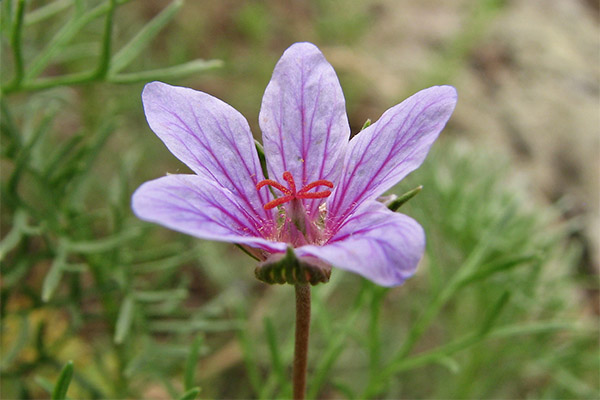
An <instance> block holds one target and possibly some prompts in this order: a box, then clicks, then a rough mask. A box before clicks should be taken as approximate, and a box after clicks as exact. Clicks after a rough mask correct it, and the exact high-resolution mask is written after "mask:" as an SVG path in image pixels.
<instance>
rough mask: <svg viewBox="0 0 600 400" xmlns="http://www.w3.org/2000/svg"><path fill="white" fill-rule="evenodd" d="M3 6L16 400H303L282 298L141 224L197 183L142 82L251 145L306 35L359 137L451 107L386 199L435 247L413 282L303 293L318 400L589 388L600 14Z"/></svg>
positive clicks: (7, 338)
mask: <svg viewBox="0 0 600 400" xmlns="http://www.w3.org/2000/svg"><path fill="white" fill-rule="evenodd" d="M111 5H112V7H113V8H112V11H111ZM0 11H1V12H2V15H1V18H0V23H1V27H0V30H1V32H2V59H1V67H2V70H1V73H2V75H1V88H2V98H1V107H2V108H1V111H2V114H1V120H0V122H1V125H0V126H1V134H2V136H1V143H0V144H1V152H0V153H1V157H2V159H1V160H0V168H1V170H0V174H1V177H2V186H1V190H2V191H1V192H0V195H1V196H2V197H1V213H0V218H1V219H0V228H1V232H2V233H1V237H2V240H1V241H0V261H1V263H2V275H1V297H0V300H1V308H0V311H1V324H2V325H1V333H2V337H1V342H0V344H1V354H2V358H1V361H0V372H1V379H2V385H1V392H0V397H2V398H3V399H13V398H14V399H17V398H23V399H24V398H35V399H37V398H51V397H53V398H61V393H59V392H60V390H57V387H58V388H60V387H62V388H63V389H66V386H65V382H68V383H69V385H68V392H67V393H68V396H69V397H70V398H97V399H100V398H102V399H104V398H115V399H116V398H119V399H121V398H135V399H138V398H139V399H142V398H143V399H163V398H181V397H182V396H185V395H186V393H187V396H188V398H193V396H196V395H197V397H199V398H264V399H269V398H289V397H290V396H291V388H290V383H289V372H290V365H291V358H292V351H293V342H292V340H293V324H292V321H293V293H292V292H293V290H292V288H291V287H284V286H266V285H265V284H263V283H261V282H258V281H257V280H256V279H255V278H254V276H253V275H254V274H253V269H254V261H253V260H252V259H250V258H248V257H247V256H245V255H244V254H243V253H242V252H240V251H239V250H238V249H236V248H235V247H234V246H232V245H228V244H221V243H210V242H204V241H199V240H196V239H194V238H190V237H186V236H184V235H180V234H177V233H175V232H171V231H168V230H167V229H165V228H161V227H157V226H152V225H150V224H147V223H143V222H141V221H138V220H137V219H135V217H134V216H133V215H132V213H131V211H130V208H129V201H130V196H131V193H132V192H133V191H134V190H135V188H136V187H137V186H139V185H140V184H141V183H142V182H144V181H146V180H150V179H154V178H156V177H159V176H162V175H164V174H165V173H185V172H188V171H189V170H188V169H187V167H186V166H185V165H183V164H182V163H181V162H179V161H178V160H177V159H176V158H175V157H173V156H172V155H171V154H170V153H169V152H168V151H167V149H166V148H165V147H164V146H163V145H162V143H161V142H160V140H159V139H158V138H157V137H156V136H155V135H154V134H153V133H152V132H151V131H150V129H149V128H148V126H147V124H146V122H145V119H144V115H143V111H142V107H141V100H140V93H141V90H142V88H143V85H144V83H145V82H148V81H150V80H154V79H159V80H163V81H165V82H168V83H171V84H177V85H182V86H188V87H192V88H195V89H197V90H202V91H205V92H207V93H210V94H212V95H214V96H216V97H219V98H220V99H222V100H224V101H226V102H227V103H229V104H231V105H232V106H233V107H235V108H236V109H238V110H239V111H240V112H241V113H242V114H243V115H244V116H246V118H247V119H248V121H249V123H250V126H251V128H252V129H253V132H254V134H255V137H256V138H257V139H260V130H259V128H258V123H257V120H258V113H259V109H260V101H261V98H262V94H263V91H264V88H265V87H266V85H267V83H268V81H269V79H270V75H271V73H272V70H273V67H274V65H275V63H276V62H277V60H278V58H279V57H280V56H281V54H282V52H283V51H284V50H285V49H286V48H287V47H288V46H289V45H291V44H292V43H294V42H297V41H310V42H313V43H315V44H316V45H317V46H319V47H320V48H321V50H322V51H323V53H324V54H325V56H326V57H327V59H328V60H329V61H330V63H331V64H332V65H333V66H334V68H335V69H336V71H337V73H338V76H339V78H340V81H341V85H342V88H343V90H344V93H345V96H346V102H347V109H348V115H349V120H350V124H351V128H352V133H353V134H354V133H357V132H358V131H359V130H360V128H361V127H362V126H363V124H364V122H365V120H367V119H372V120H376V119H377V118H378V117H379V116H380V115H381V114H382V113H383V112H384V111H385V110H386V109H387V108H389V107H391V106H393V105H395V104H397V103H398V102H400V101H401V100H402V99H404V98H406V97H407V96H409V95H410V94H412V93H414V92H416V91H418V90H420V89H422V88H425V87H428V86H431V85H435V84H451V85H454V86H455V87H456V88H457V90H458V94H459V102H458V106H457V108H456V111H455V113H454V115H453V117H452V118H451V120H450V122H449V124H448V126H447V128H446V129H445V131H444V132H443V133H442V135H441V137H440V139H439V140H438V141H437V142H436V144H435V145H434V149H433V150H432V153H431V154H430V156H429V157H428V159H427V160H426V162H425V164H424V165H423V167H422V168H421V169H420V170H418V171H416V172H415V173H413V174H411V176H409V177H408V178H407V179H406V180H405V181H404V182H402V183H401V184H400V185H398V187H396V188H394V189H393V190H392V192H393V193H396V194H401V193H404V192H406V191H408V190H410V189H412V188H414V187H416V186H418V185H423V186H424V189H423V191H422V192H421V193H420V194H419V195H418V196H416V197H415V198H414V199H412V200H411V201H410V202H409V204H407V205H406V206H404V207H403V208H402V211H403V212H405V213H407V214H409V215H411V216H413V217H415V218H416V219H417V220H419V221H420V222H421V223H422V224H423V226H424V228H425V230H426V232H427V235H428V248H427V253H426V256H425V258H424V259H423V261H422V263H421V265H420V268H419V271H418V272H417V274H416V276H415V277H414V278H412V279H411V280H409V281H408V282H407V283H406V284H405V285H403V286H402V287H399V288H394V289H391V290H388V289H382V288H378V287H376V286H375V285H372V284H370V283H368V282H365V281H364V280H362V279H361V278H359V277H357V276H354V275H351V274H348V273H345V272H342V271H338V270H335V271H334V273H333V276H332V281H331V282H330V283H329V284H327V285H322V286H319V287H315V288H314V291H313V293H314V294H313V308H314V309H313V326H312V331H311V335H312V336H311V350H310V355H309V358H310V361H309V389H308V397H309V398H323V399H337V398H348V399H362V398H424V399H425V398H435V399H442V398H453V399H459V398H461V399H462V398H474V399H482V398H511V399H525V398H528V399H537V398H548V399H557V398H569V399H571V398H581V399H589V398H598V396H599V395H600V393H599V373H600V368H599V357H598V355H599V351H598V315H599V314H600V305H599V297H598V289H599V288H598V273H599V271H600V267H599V261H600V247H599V243H600V216H599V213H600V211H599V207H600V199H599V193H600V188H599V185H600V158H599V153H600V151H599V150H600V63H599V61H600V29H599V22H600V13H599V3H598V2H597V1H594V0H455V1H441V0H423V1H418V2H417V1H409V0H374V1H359V0H345V1H342V0H307V1H299V0H296V1H275V0H265V1H234V0H223V1H191V0H188V1H185V2H183V1H174V2H169V1H158V0H131V1H123V0H120V1H100V0H88V1H85V0H54V1H42V0H36V1H33V0H32V1H27V0H26V1H21V0H12V1H11V0H4V1H2V4H1V5H0ZM107 15H112V16H113V17H112V18H107ZM106 32H110V35H109V36H107V35H106ZM107 38H109V39H110V40H106V39H107ZM197 59H201V60H205V61H194V60H197ZM102 60H104V61H105V62H103V61H102ZM117 66H118V68H117ZM90 71H91V72H90ZM69 361H72V370H73V375H72V378H71V379H67V378H68V376H66V375H68V372H69V371H70V368H71V364H68V362H69ZM65 366H66V367H65ZM61 371H62V372H63V373H62V374H61ZM61 385H62V386H61ZM196 388H199V389H196Z"/></svg>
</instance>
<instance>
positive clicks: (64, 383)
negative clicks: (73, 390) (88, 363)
mask: <svg viewBox="0 0 600 400" xmlns="http://www.w3.org/2000/svg"><path fill="white" fill-rule="evenodd" d="M72 377H73V361H69V362H67V364H66V365H65V366H64V367H63V369H62V371H61V372H60V375H59V377H58V381H57V382H56V385H55V386H54V390H53V391H52V397H51V398H52V400H64V399H66V398H67V390H69V384H70V383H71V378H72Z"/></svg>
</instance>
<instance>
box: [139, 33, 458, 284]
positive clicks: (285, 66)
mask: <svg viewBox="0 0 600 400" xmlns="http://www.w3.org/2000/svg"><path fill="white" fill-rule="evenodd" d="M142 100H143V103H144V111H145V113H146V118H147V120H148V124H149V125H150V128H152V130H153V131H154V132H155V133H156V134H157V135H158V137H159V138H160V139H161V140H162V141H163V142H164V143H165V145H166V146H167V147H168V148H169V150H170V151H171V152H172V153H173V154H174V155H175V156H176V157H177V158H179V159H180V160H181V161H183V162H184V163H185V164H187V165H188V166H189V167H190V168H191V169H192V170H193V171H194V172H195V175H183V174H180V175H168V176H165V177H162V178H159V179H156V180H153V181H150V182H146V183H144V184H143V185H142V186H140V187H139V188H138V189H137V191H136V192H135V193H134V195H133V199H132V208H133V211H134V212H135V214H136V215H137V216H138V217H139V218H141V219H143V220H147V221H151V222H156V223H158V224H161V225H164V226H166V227H168V228H171V229H174V230H177V231H180V232H183V233H186V234H189V235H193V236H196V237H199V238H202V239H210V240H220V241H225V242H232V243H237V244H240V245H242V246H244V247H246V248H251V249H253V252H254V254H255V255H257V256H258V258H260V259H261V260H267V259H268V258H269V257H280V256H281V253H285V252H286V249H287V248H288V247H289V246H291V247H293V248H294V253H295V255H296V256H297V257H299V258H303V257H308V258H310V257H316V258H317V259H319V260H321V261H322V262H325V263H326V264H328V265H333V266H335V267H337V268H341V269H345V270H348V271H352V272H355V273H357V274H360V275H362V276H364V277H366V278H367V279H370V280H372V281H373V282H375V283H378V284H380V285H383V286H394V285H399V284H401V283H402V282H403V281H404V280H405V279H406V278H408V277H410V276H411V275H412V274H413V273H414V271H415V269H416V266H417V264H418V262H419V260H420V259H421V257H422V255H423V251H424V246H425V235H424V232H423V229H422V228H421V226H420V225H419V224H418V223H417V222H416V221H414V220H413V219H412V218H410V217H408V216H406V215H403V214H399V213H395V212H392V211H390V210H388V209H387V208H386V206H385V205H383V204H382V203H380V202H378V201H377V200H376V199H377V197H378V196H380V195H381V194H383V193H384V192H385V191H386V190H388V189H390V188H391V187H392V186H394V185H395V184H396V183H398V182H399V181H400V180H401V179H402V178H404V177H405V176H406V175H407V174H409V173H410V172H411V171H413V170H415V169H416V168H418V167H419V165H421V163H422V162H423V160H424V158H425V156H426V155H427V152H428V151H429V148H430V146H431V145H432V143H433V142H434V140H435V139H436V138H437V136H438V134H439V133H440V131H441V130H442V129H443V127H444V125H445V124H446V122H447V121H448V119H449V118H450V115H451V114H452V111H453V110H454V106H455V104H456V90H455V89H454V88H453V87H451V86H435V87H431V88H429V89H425V90H422V91H420V92H419V93H417V94H415V95H413V96H412V97H410V98H408V99H407V100H405V101H403V102H402V103H400V104H398V105H396V106H394V107H392V108H390V109H389V110H387V111H386V112H385V113H384V114H383V115H382V116H381V118H380V119H379V120H378V121H377V122H375V123H374V124H372V125H371V126H369V127H368V128H366V129H364V130H363V131H361V132H360V133H359V134H357V135H356V136H355V137H353V138H352V140H350V141H349V137H350V128H349V125H348V119H347V116H346V109H345V101H344V96H343V93H342V89H341V87H340V84H339V81H338V79H337V76H336V74H335V72H334V70H333V68H332V67H331V65H330V64H329V63H328V62H327V60H325V58H324V56H323V54H321V52H320V51H319V49H317V48H316V47H315V46H314V45H312V44H310V43H296V44H294V45H292V46H291V47H290V48H289V49H287V50H286V51H285V53H284V54H283V56H282V57H281V59H280V60H279V62H278V63H277V65H276V66H275V71H274V72H273V77H272V79H271V82H270V83H269V85H268V86H267V89H266V91H265V94H264V97H263V101H262V107H261V110H260V116H259V122H260V128H261V130H262V133H263V144H264V150H265V155H266V161H267V169H268V173H269V178H270V179H268V180H265V177H264V176H263V172H262V169H261V164H260V161H259V158H258V154H257V151H256V148H255V144H254V140H253V137H252V134H251V132H250V128H249V126H248V123H247V121H246V119H245V118H244V117H243V116H242V115H241V114H240V113H239V112H237V111H236V110H235V109H233V108H232V107H231V106H229V105H227V104H226V103H224V102H222V101H221V100H219V99H217V98H215V97H212V96H210V95H208V94H206V93H203V92H198V91H195V90H192V89H188V88H182V87H176V86H170V85H167V84H164V83H161V82H152V83H149V84H147V85H146V87H145V88H144V91H143V93H142ZM269 186H270V188H269Z"/></svg>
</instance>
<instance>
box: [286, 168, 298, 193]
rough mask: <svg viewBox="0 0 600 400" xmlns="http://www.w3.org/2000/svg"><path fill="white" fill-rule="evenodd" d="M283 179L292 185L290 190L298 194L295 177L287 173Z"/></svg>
mask: <svg viewBox="0 0 600 400" xmlns="http://www.w3.org/2000/svg"><path fill="white" fill-rule="evenodd" d="M283 179H285V181H286V182H287V183H288V185H290V190H291V191H292V193H293V194H296V182H294V177H293V176H292V174H291V173H290V172H289V171H285V172H284V173H283Z"/></svg>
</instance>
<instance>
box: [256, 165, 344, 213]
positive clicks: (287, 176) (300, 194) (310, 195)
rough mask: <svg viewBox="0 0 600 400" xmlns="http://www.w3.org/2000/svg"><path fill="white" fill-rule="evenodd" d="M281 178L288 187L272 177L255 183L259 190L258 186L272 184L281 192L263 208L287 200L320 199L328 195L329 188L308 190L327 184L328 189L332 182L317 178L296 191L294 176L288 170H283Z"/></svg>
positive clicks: (331, 186)
mask: <svg viewBox="0 0 600 400" xmlns="http://www.w3.org/2000/svg"><path fill="white" fill-rule="evenodd" d="M283 179H284V180H285V181H286V182H287V183H288V187H285V186H283V185H282V184H281V183H279V182H277V181H274V180H272V179H265V180H264V181H260V182H258V183H257V184H256V190H260V188H262V187H263V186H272V187H274V188H275V189H277V190H279V191H280V192H281V193H283V196H282V197H278V198H276V199H275V200H271V201H270V202H268V203H267V204H265V205H264V208H265V210H269V209H271V208H274V207H277V206H279V205H281V204H283V203H287V202H288V201H292V200H294V199H322V198H325V197H327V196H329V195H330V194H331V190H323V191H320V192H309V190H311V189H314V188H316V187H319V186H327V187H328V188H330V189H331V188H333V183H331V182H330V181H328V180H325V179H319V180H316V181H314V182H311V183H309V184H308V185H306V186H304V187H303V188H302V189H300V190H298V191H297V192H296V182H294V177H293V176H292V174H291V173H290V172H289V171H285V172H284V173H283Z"/></svg>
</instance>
